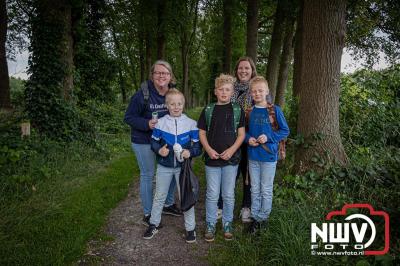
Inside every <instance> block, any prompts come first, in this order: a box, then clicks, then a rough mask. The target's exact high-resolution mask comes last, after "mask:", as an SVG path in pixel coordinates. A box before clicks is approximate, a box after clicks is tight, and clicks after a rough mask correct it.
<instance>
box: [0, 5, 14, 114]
mask: <svg viewBox="0 0 400 266" xmlns="http://www.w3.org/2000/svg"><path fill="white" fill-rule="evenodd" d="M7 21H8V19H7V8H6V0H0V109H11V108H12V107H11V98H10V80H9V77H8V66H7V56H6V40H7Z"/></svg>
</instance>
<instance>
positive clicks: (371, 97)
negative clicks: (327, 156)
mask: <svg viewBox="0 0 400 266" xmlns="http://www.w3.org/2000/svg"><path fill="white" fill-rule="evenodd" d="M399 87H400V65H396V66H394V67H392V68H390V69H386V70H382V71H368V70H360V71H358V72H356V73H354V74H352V75H345V76H344V77H343V78H342V94H341V98H340V104H341V107H340V125H341V128H340V129H341V136H342V138H344V140H345V141H344V142H345V143H346V146H347V147H348V148H350V149H353V148H354V147H360V148H361V147H366V146H368V147H370V148H381V147H383V146H386V145H389V146H397V147H398V146H399V144H400V143H399V136H400V121H399V119H398V118H399V116H400V108H399V106H400V101H399V94H398V93H399Z"/></svg>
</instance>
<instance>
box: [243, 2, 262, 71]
mask: <svg viewBox="0 0 400 266" xmlns="http://www.w3.org/2000/svg"><path fill="white" fill-rule="evenodd" d="M258 8H259V0H247V42H246V55H247V56H249V57H251V58H252V59H253V61H254V63H257V42H258V36H257V35H258Z"/></svg>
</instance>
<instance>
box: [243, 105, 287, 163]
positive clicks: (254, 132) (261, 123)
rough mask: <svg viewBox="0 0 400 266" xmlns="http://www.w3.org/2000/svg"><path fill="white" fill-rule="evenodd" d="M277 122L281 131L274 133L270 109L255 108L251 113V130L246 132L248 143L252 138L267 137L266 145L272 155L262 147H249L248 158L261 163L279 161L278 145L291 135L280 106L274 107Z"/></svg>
mask: <svg viewBox="0 0 400 266" xmlns="http://www.w3.org/2000/svg"><path fill="white" fill-rule="evenodd" d="M274 108H275V116H276V121H277V123H278V126H279V130H277V131H274V130H273V129H272V126H271V121H270V119H269V114H268V109H267V108H261V107H256V106H254V107H253V110H252V111H251V112H250V120H249V129H248V131H247V132H246V139H245V141H246V143H249V139H250V137H253V138H255V139H257V138H258V137H259V136H260V135H262V134H265V135H266V136H267V142H266V143H265V145H267V147H268V148H269V150H270V151H271V153H269V152H267V151H266V150H265V149H264V148H263V147H261V145H258V146H256V147H253V146H250V145H248V148H247V151H248V157H249V159H250V160H254V161H261V162H275V161H277V160H278V144H279V141H281V140H282V139H284V138H286V137H287V136H288V135H289V126H288V124H287V123H286V119H285V117H284V115H283V112H282V110H281V108H279V106H276V105H275V106H274Z"/></svg>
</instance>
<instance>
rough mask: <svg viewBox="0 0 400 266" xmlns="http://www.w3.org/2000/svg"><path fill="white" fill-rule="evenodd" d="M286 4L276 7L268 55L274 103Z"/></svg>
mask: <svg viewBox="0 0 400 266" xmlns="http://www.w3.org/2000/svg"><path fill="white" fill-rule="evenodd" d="M284 2H285V1H283V0H281V1H278V5H277V7H276V12H275V19H274V28H273V31H272V37H271V46H270V49H269V54H268V65H267V73H266V77H267V80H268V87H269V91H270V95H271V98H272V102H274V99H275V94H276V83H277V80H278V71H279V57H280V54H281V48H282V42H283V34H284V19H285V16H284V14H285V12H284V8H285V3H284Z"/></svg>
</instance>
